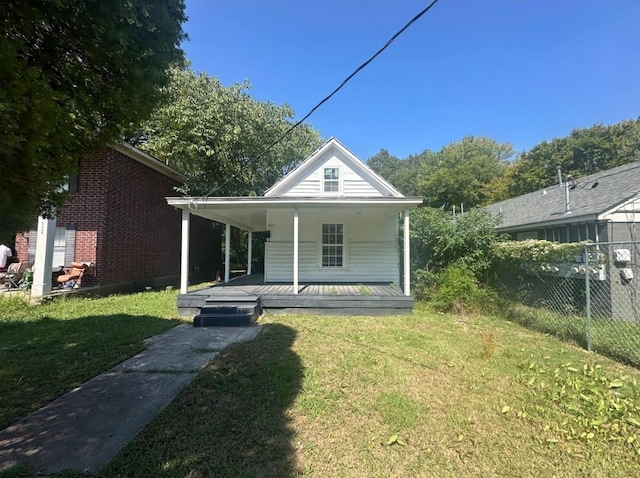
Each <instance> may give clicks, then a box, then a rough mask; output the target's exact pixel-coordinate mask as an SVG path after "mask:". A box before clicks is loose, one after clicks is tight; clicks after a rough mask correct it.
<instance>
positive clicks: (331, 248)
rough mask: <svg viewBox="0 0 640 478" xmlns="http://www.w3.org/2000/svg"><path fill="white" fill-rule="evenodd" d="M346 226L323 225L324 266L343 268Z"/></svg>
mask: <svg viewBox="0 0 640 478" xmlns="http://www.w3.org/2000/svg"><path fill="white" fill-rule="evenodd" d="M343 231H344V225H342V224H335V223H332V224H322V266H323V267H342V264H343V262H344V261H343V246H342V244H343V241H344V235H343Z"/></svg>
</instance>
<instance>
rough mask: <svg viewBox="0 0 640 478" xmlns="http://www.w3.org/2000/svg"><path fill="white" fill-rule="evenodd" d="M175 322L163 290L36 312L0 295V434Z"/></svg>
mask: <svg viewBox="0 0 640 478" xmlns="http://www.w3.org/2000/svg"><path fill="white" fill-rule="evenodd" d="M176 317H177V310H176V293H175V292H168V291H165V292H145V293H141V294H131V295H116V296H110V297H104V298H99V299H95V298H78V297H68V298H67V297H62V298H59V299H56V300H53V301H49V302H46V303H45V304H43V305H40V306H37V307H30V306H28V305H27V304H25V302H23V301H22V300H20V299H18V298H15V297H13V298H6V297H0V429H2V428H4V427H6V426H8V425H10V424H12V423H13V422H15V421H16V420H18V419H19V418H22V417H24V416H26V415H27V414H28V413H30V412H32V411H34V410H37V409H38V408H40V407H42V406H43V405H45V404H46V403H48V402H50V401H51V400H53V399H55V398H57V397H59V396H61V395H63V394H64V393H66V392H68V391H70V390H72V389H73V388H75V387H77V386H79V385H80V384H82V383H84V382H86V381H87V380H89V379H90V378H92V377H94V376H95V375H98V374H99V373H101V372H104V371H105V370H108V369H109V368H111V367H113V366H114V365H117V364H118V363H120V362H122V361H123V360H125V359H127V358H129V357H131V356H133V355H135V354H137V353H138V352H140V351H141V350H143V349H144V348H145V345H144V343H143V340H144V339H145V338H147V337H150V336H152V335H155V334H158V333H160V332H163V331H165V330H167V329H169V328H171V327H173V326H175V325H177V324H178V323H180V321H178V320H177V319H176Z"/></svg>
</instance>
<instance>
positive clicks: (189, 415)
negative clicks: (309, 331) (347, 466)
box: [100, 324, 303, 477]
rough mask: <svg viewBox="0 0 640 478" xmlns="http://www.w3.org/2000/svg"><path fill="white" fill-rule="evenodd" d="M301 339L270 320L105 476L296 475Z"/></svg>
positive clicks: (228, 352)
mask: <svg viewBox="0 0 640 478" xmlns="http://www.w3.org/2000/svg"><path fill="white" fill-rule="evenodd" d="M295 337H296V332H295V331H294V330H293V329H292V328H290V327H286V326H284V325H280V324H266V325H264V326H263V330H262V332H261V333H260V334H259V335H258V336H257V337H256V338H255V339H253V340H252V341H249V342H243V343H237V344H233V345H231V346H230V347H228V348H227V349H225V350H224V351H223V352H221V354H220V355H219V356H218V357H217V358H216V360H215V361H214V362H213V363H212V364H211V365H210V366H208V367H207V368H206V369H205V370H203V371H202V372H201V373H200V374H199V375H198V377H197V378H196V379H195V380H194V381H193V382H192V383H191V384H190V385H189V386H188V387H187V389H185V390H184V391H183V392H182V393H181V394H180V395H179V396H178V397H177V398H176V400H174V402H173V403H172V404H171V405H170V406H169V407H168V408H167V409H166V410H165V411H164V412H163V413H162V414H160V415H159V416H158V417H156V419H155V420H154V421H153V422H152V423H151V424H150V425H149V426H148V427H146V428H145V430H143V431H142V433H141V434H140V435H139V436H138V437H137V438H136V439H135V440H134V441H133V442H132V443H131V444H130V445H129V446H127V447H126V448H125V449H124V450H123V451H122V452H121V453H120V455H118V457H116V459H115V460H114V461H113V462H112V463H111V464H110V465H109V466H107V467H106V468H105V469H104V470H103V471H102V473H101V475H100V476H105V477H106V476H108V477H111V476H143V475H144V476H156V477H166V476H193V477H196V476H220V477H224V476H229V477H250V476H273V477H283V476H293V475H295V474H296V473H297V469H296V457H295V446H294V432H293V430H292V428H291V426H290V422H289V418H288V416H287V409H288V408H289V407H290V406H291V404H292V403H293V401H294V400H295V398H296V396H297V395H298V393H299V391H300V387H301V382H302V374H303V367H302V364H301V361H300V358H299V357H298V355H297V354H296V353H295V352H294V351H293V350H292V344H293V343H294V340H295Z"/></svg>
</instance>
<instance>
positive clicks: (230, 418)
mask: <svg viewBox="0 0 640 478" xmlns="http://www.w3.org/2000/svg"><path fill="white" fill-rule="evenodd" d="M262 323H263V324H264V330H263V332H262V333H261V334H260V335H259V336H258V337H257V338H256V339H255V340H253V341H251V342H247V343H243V344H235V345H233V346H231V347H230V348H228V349H227V350H226V351H225V352H223V353H222V354H221V355H220V356H219V358H218V359H217V360H216V361H215V362H214V363H213V364H212V365H210V366H209V367H208V368H207V369H205V370H204V371H203V372H202V373H201V374H200V375H199V376H198V377H197V379H196V380H195V381H194V382H193V383H192V384H191V385H190V386H189V387H188V388H187V389H186V390H185V391H184V392H183V393H182V394H181V395H179V397H178V398H177V399H176V401H174V402H173V403H172V404H171V405H170V406H169V408H168V409H167V410H165V412H163V413H162V414H160V415H159V416H158V417H157V418H156V419H155V420H154V421H153V422H152V423H151V424H150V426H148V427H147V428H146V429H145V430H144V431H143V432H142V433H141V434H140V435H139V436H138V437H137V439H136V440H135V441H134V442H133V443H131V444H130V445H129V446H128V447H126V448H125V449H124V450H123V451H122V453H121V454H120V455H119V456H118V457H117V458H116V459H115V460H114V461H113V462H112V463H111V464H110V465H109V466H108V467H107V468H106V469H105V470H104V471H103V473H102V476H105V477H111V476H157V477H169V476H171V477H173V476H175V477H183V476H188V477H192V478H195V477H207V476H229V477H243V476H246V477H253V476H273V477H286V476H310V477H311V476H313V477H325V476H344V477H361V476H380V477H388V476H402V477H404V476H437V477H440V476H483V477H484V476H549V477H551V476H557V477H561V476H566V477H575V476H602V477H605V476H638V475H639V474H640V442H639V440H640V388H639V387H638V385H637V380H638V379H640V373H639V372H638V371H637V370H635V369H632V368H628V367H625V366H622V365H619V364H617V363H615V362H612V361H610V360H608V359H606V358H603V357H600V356H597V355H593V354H588V353H586V352H584V351H583V350H581V349H579V348H576V347H573V346H571V345H567V344H565V343H562V342H560V341H558V340H557V339H555V338H553V337H550V336H545V335H542V334H540V333H537V332H534V331H530V330H527V329H524V328H522V327H520V326H518V325H516V324H512V323H510V322H507V321H505V320H502V319H497V318H487V317H455V316H449V315H437V314H432V313H430V312H428V311H426V310H425V309H422V308H418V310H416V312H415V313H414V315H413V316H412V317H379V318H371V317H350V318H331V317H308V316H307V317H305V316H268V317H265V318H263V319H262Z"/></svg>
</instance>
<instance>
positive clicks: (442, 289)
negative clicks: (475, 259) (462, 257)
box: [431, 262, 479, 312]
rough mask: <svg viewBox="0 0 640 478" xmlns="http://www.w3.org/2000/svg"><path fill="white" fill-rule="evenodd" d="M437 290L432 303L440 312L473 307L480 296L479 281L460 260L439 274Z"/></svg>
mask: <svg viewBox="0 0 640 478" xmlns="http://www.w3.org/2000/svg"><path fill="white" fill-rule="evenodd" d="M436 285H437V290H436V291H435V292H434V293H433V295H432V297H431V305H432V306H433V307H434V308H435V309H436V310H439V311H440V312H449V311H452V310H454V309H463V310H464V309H473V308H475V303H476V300H477V299H478V297H479V292H478V283H477V280H476V278H475V277H474V275H473V273H472V272H471V270H470V269H469V268H468V267H467V266H466V265H464V264H462V263H460V262H458V263H455V264H453V265H451V266H450V267H448V268H447V269H445V270H444V271H442V272H441V273H440V274H438V276H437V280H436Z"/></svg>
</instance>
